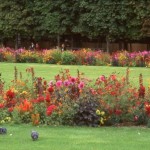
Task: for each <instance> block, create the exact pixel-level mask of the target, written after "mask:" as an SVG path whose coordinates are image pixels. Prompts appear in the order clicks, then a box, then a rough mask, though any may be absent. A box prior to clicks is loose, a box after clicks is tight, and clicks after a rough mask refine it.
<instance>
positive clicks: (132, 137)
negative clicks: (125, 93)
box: [0, 125, 150, 150]
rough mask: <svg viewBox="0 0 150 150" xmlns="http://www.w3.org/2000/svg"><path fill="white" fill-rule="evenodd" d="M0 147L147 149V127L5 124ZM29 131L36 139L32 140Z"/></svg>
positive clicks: (14, 149)
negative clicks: (36, 133) (34, 131)
mask: <svg viewBox="0 0 150 150" xmlns="http://www.w3.org/2000/svg"><path fill="white" fill-rule="evenodd" d="M5 127H6V128H7V130H8V133H7V134H6V135H0V150H148V149H149V147H150V142H149V138H150V134H149V132H150V129H148V128H144V127H99V128H91V127H62V126H61V127H51V126H40V127H34V126H31V125H6V126H5ZM32 130H36V131H37V132H38V133H39V139H38V140H37V141H32V139H31V137H30V134H31V131H32Z"/></svg>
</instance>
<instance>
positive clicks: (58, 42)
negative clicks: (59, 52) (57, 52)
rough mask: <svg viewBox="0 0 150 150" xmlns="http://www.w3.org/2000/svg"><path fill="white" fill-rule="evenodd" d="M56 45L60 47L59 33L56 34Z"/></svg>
mask: <svg viewBox="0 0 150 150" xmlns="http://www.w3.org/2000/svg"><path fill="white" fill-rule="evenodd" d="M57 46H58V49H60V35H59V34H58V35H57Z"/></svg>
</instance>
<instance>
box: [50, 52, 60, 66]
mask: <svg viewBox="0 0 150 150" xmlns="http://www.w3.org/2000/svg"><path fill="white" fill-rule="evenodd" d="M61 54H62V53H61V51H59V50H53V52H52V54H51V56H52V58H51V59H50V63H51V64H57V63H59V64H60V63H61Z"/></svg>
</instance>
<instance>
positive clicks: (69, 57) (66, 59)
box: [61, 51, 76, 65]
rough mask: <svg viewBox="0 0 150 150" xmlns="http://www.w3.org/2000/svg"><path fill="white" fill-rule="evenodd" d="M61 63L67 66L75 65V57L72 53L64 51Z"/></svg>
mask: <svg viewBox="0 0 150 150" xmlns="http://www.w3.org/2000/svg"><path fill="white" fill-rule="evenodd" d="M61 62H62V64H63V65H67V64H70V65H72V64H75V63H76V57H75V55H74V54H73V53H71V52H69V51H65V52H63V53H62V55H61Z"/></svg>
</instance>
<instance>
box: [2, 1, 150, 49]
mask: <svg viewBox="0 0 150 150" xmlns="http://www.w3.org/2000/svg"><path fill="white" fill-rule="evenodd" d="M0 35H1V36H0V41H1V42H2V43H3V42H4V41H5V40H15V42H16V47H18V46H19V45H21V39H25V40H30V41H31V40H35V41H38V40H41V39H49V38H55V39H57V44H58V46H59V45H60V37H61V36H63V35H68V36H70V37H72V36H73V35H80V36H84V37H87V38H90V39H93V38H103V39H105V40H106V42H107V45H108V46H109V42H110V41H115V40H117V41H121V42H123V43H125V42H126V41H131V40H141V39H146V38H150V1H149V0H121V1H118V0H71V1H68V0H42V1H41V0H0ZM107 50H109V48H108V47H107Z"/></svg>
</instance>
